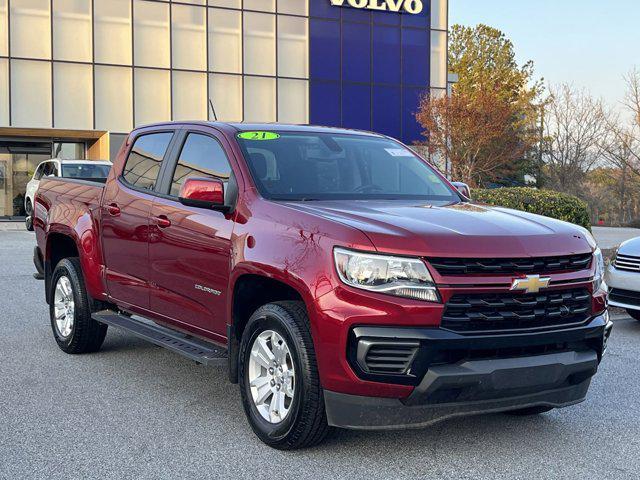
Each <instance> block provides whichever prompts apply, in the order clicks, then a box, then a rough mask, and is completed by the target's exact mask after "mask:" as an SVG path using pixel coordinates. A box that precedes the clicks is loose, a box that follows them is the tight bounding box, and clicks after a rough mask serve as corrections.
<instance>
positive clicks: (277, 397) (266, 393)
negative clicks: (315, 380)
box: [248, 330, 296, 424]
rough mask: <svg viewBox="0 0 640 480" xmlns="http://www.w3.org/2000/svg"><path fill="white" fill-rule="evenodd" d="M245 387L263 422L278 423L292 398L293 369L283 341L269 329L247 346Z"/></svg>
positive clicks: (293, 391)
mask: <svg viewBox="0 0 640 480" xmlns="http://www.w3.org/2000/svg"><path fill="white" fill-rule="evenodd" d="M248 373H249V387H250V389H251V397H252V399H253V403H254V405H255V407H256V409H257V410H258V412H259V413H260V415H261V416H262V418H264V419H265V420H266V421H268V422H269V423H273V424H276V423H280V422H282V421H283V420H284V419H285V418H286V417H287V415H288V413H289V410H290V409H291V406H292V405H293V399H294V395H295V378H296V374H295V367H294V364H293V358H292V356H291V350H289V346H288V345H287V342H286V341H285V339H284V338H283V337H282V336H281V335H280V334H279V333H277V332H275V331H273V330H265V331H264V332H262V333H260V335H258V336H257V337H256V338H255V340H254V341H253V345H252V346H251V353H250V356H249V372H248Z"/></svg>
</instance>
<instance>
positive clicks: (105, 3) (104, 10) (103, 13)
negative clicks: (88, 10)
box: [93, 0, 132, 65]
mask: <svg viewBox="0 0 640 480" xmlns="http://www.w3.org/2000/svg"><path fill="white" fill-rule="evenodd" d="M93 10H94V19H93V22H94V29H95V45H94V49H95V57H96V62H98V63H111V64H120V65H131V56H132V52H131V1H130V0H94V4H93Z"/></svg>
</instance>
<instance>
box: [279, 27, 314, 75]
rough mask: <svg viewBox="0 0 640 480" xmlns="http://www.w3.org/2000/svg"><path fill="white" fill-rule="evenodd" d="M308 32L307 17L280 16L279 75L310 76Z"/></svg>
mask: <svg viewBox="0 0 640 480" xmlns="http://www.w3.org/2000/svg"><path fill="white" fill-rule="evenodd" d="M307 32H308V21H307V19H306V18H299V17H287V16H282V15H279V16H278V75H280V76H283V77H298V78H307V77H308V65H307V58H308V56H309V55H308V51H309V47H308V43H307V39H308V38H309V35H308V33H307Z"/></svg>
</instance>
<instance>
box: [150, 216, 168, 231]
mask: <svg viewBox="0 0 640 480" xmlns="http://www.w3.org/2000/svg"><path fill="white" fill-rule="evenodd" d="M153 219H154V220H155V221H156V224H157V225H158V227H160V228H167V227H170V226H171V220H169V219H168V218H167V216H166V215H158V216H157V217H154V218H153Z"/></svg>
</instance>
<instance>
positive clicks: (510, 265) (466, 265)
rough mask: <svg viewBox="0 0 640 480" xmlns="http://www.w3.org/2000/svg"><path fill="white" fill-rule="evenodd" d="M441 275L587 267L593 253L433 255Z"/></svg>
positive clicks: (488, 273) (550, 270)
mask: <svg viewBox="0 0 640 480" xmlns="http://www.w3.org/2000/svg"><path fill="white" fill-rule="evenodd" d="M428 260H429V263H430V264H431V266H432V267H433V268H435V269H436V270H437V271H438V273H439V274H440V275H471V274H485V275H494V274H496V275H497V274H502V275H507V274H512V273H538V274H540V273H550V272H560V271H567V270H569V271H570V270H583V269H585V268H588V267H589V264H590V263H591V254H590V253H582V254H578V255H568V256H562V257H533V258H429V259H428Z"/></svg>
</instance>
